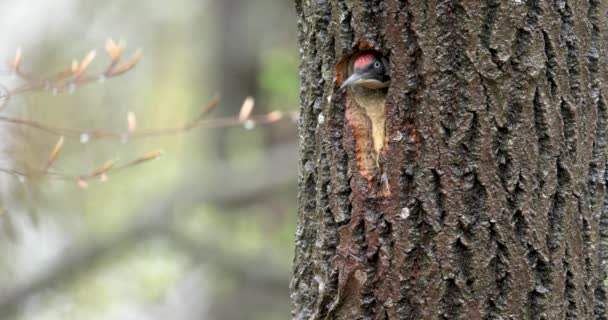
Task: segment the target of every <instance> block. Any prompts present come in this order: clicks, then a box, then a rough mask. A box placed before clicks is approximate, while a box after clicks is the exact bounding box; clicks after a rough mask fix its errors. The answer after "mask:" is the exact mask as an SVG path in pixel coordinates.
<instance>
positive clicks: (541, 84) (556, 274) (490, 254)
mask: <svg viewBox="0 0 608 320" xmlns="http://www.w3.org/2000/svg"><path fill="white" fill-rule="evenodd" d="M296 9H297V12H298V14H299V30H300V43H301V47H302V50H301V59H302V65H301V81H302V90H301V99H302V107H301V110H302V117H301V126H300V139H301V150H300V151H301V155H300V156H301V162H300V181H299V199H298V200H299V212H298V228H297V232H296V251H295V262H294V263H295V265H294V276H293V281H292V301H293V303H294V314H293V316H294V319H606V312H605V309H606V305H605V303H606V290H605V287H604V279H605V278H606V266H605V258H606V255H607V254H608V212H607V209H608V197H606V179H607V177H608V172H607V171H606V162H607V151H608V150H607V148H606V143H607V137H608V136H607V135H608V131H607V125H608V109H607V106H606V88H605V83H606V75H607V74H606V57H607V56H608V52H607V39H608V38H607V36H608V34H607V32H606V30H607V29H606V27H607V23H606V21H607V15H606V14H607V12H606V1H597V0H596V1H593V0H592V1H572V0H569V1H565V0H555V1H549V0H545V1H540V0H529V1H520V0H509V1H507V0H505V1H498V0H484V1H465V0H461V1H456V0H449V1H406V0H368V1H364V0H297V1H296ZM360 41H367V42H369V43H370V44H371V45H372V46H373V47H374V48H376V49H377V50H379V51H381V52H383V53H385V54H386V55H387V56H388V57H389V59H390V64H391V70H392V73H391V76H392V84H391V87H390V89H389V93H388V97H387V101H386V112H387V121H386V136H387V140H386V145H385V148H384V152H383V153H382V155H381V157H380V158H381V162H383V163H384V167H385V172H386V174H387V177H388V184H389V187H390V191H391V192H390V194H385V193H382V192H380V191H379V188H378V187H377V186H375V185H374V184H372V185H370V184H369V183H368V180H367V179H365V178H364V177H362V175H361V173H360V172H359V171H358V169H357V159H356V158H357V155H356V143H357V142H356V141H355V136H354V135H353V128H352V127H353V126H352V125H349V123H348V120H347V119H346V118H345V114H346V112H345V105H346V103H345V101H346V100H347V97H345V96H344V95H345V94H344V93H343V92H340V91H336V90H335V89H336V83H335V76H336V64H337V63H339V61H340V59H341V58H342V57H343V56H344V55H346V54H350V53H352V52H353V50H354V49H355V47H356V46H357V44H358V43H359V42H360ZM329 98H331V99H329Z"/></svg>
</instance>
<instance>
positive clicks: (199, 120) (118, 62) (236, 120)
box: [0, 39, 298, 188]
mask: <svg viewBox="0 0 608 320" xmlns="http://www.w3.org/2000/svg"><path fill="white" fill-rule="evenodd" d="M125 48H126V46H125V43H124V42H123V41H119V42H118V43H116V42H115V41H114V40H112V39H108V40H107V41H106V52H107V54H108V55H109V57H110V63H109V64H108V65H107V66H106V67H105V68H104V69H103V71H101V72H98V73H96V74H91V75H87V74H86V71H87V70H88V68H89V66H90V65H91V62H93V60H94V59H95V58H96V56H97V55H96V52H95V51H90V52H89V53H88V54H87V55H85V57H84V58H83V59H82V60H81V61H78V60H74V61H72V65H71V67H70V68H69V69H66V70H63V71H60V72H57V73H55V74H54V75H52V76H49V77H40V76H35V75H33V74H32V73H30V72H28V71H25V70H24V69H23V67H22V61H23V52H22V50H21V49H18V50H17V53H16V55H15V59H14V60H13V62H11V63H10V64H9V68H10V69H9V73H10V74H12V75H15V76H17V77H18V78H19V79H20V80H22V81H23V84H21V85H18V86H17V87H15V88H13V89H8V88H7V87H6V86H4V85H2V84H0V89H1V90H2V91H4V92H3V93H2V94H0V110H2V109H3V108H5V107H6V106H7V104H8V102H9V101H10V99H11V97H13V96H15V95H18V94H25V93H29V92H37V91H50V92H51V93H52V94H53V95H57V94H59V93H63V92H69V93H71V92H73V91H75V90H76V88H77V87H78V86H81V85H84V84H88V83H92V82H103V81H105V80H106V79H109V78H113V77H116V76H120V75H122V74H124V73H126V72H128V71H129V70H131V69H133V68H134V67H135V66H136V65H137V63H138V62H139V60H140V59H141V57H142V51H141V49H138V50H136V51H135V52H134V53H133V54H132V55H131V57H129V58H128V59H127V60H126V61H123V53H124V51H125ZM218 103H219V98H218V97H217V96H216V97H214V98H212V99H211V100H210V101H209V102H208V103H207V104H206V105H205V106H204V107H203V108H202V110H201V111H200V112H199V113H198V115H197V116H196V117H194V118H193V119H192V120H190V121H189V122H186V123H185V124H183V125H181V126H175V127H169V128H161V129H147V130H145V129H144V130H141V129H138V128H137V117H136V115H135V113H134V112H128V113H127V116H126V130H124V131H113V130H106V129H102V128H98V129H77V128H67V127H58V126H52V125H48V124H45V123H41V122H38V121H32V120H27V119H22V118H14V117H9V116H4V115H0V122H4V123H8V124H12V125H18V126H24V127H29V128H32V129H36V130H40V131H43V132H46V133H49V134H53V135H57V136H59V138H58V141H57V143H56V144H55V146H54V148H53V149H52V151H51V153H50V154H49V157H48V161H47V164H46V167H45V168H43V169H41V170H39V171H35V172H21V171H17V170H13V169H6V168H0V172H4V173H7V174H10V175H13V176H17V177H19V178H22V179H23V178H30V177H39V176H48V177H49V178H55V179H61V180H71V181H76V183H77V184H78V185H79V186H80V187H82V188H86V187H87V186H88V182H87V181H88V180H90V179H93V178H99V179H100V180H101V181H105V180H107V176H108V174H109V173H110V172H112V173H114V172H116V171H119V170H122V169H126V168H129V167H133V166H135V165H139V164H141V163H144V162H147V161H150V160H152V159H156V158H158V157H159V156H160V155H161V154H162V152H161V151H160V150H155V151H152V152H149V153H146V154H144V155H143V156H141V157H139V158H137V159H135V160H133V161H131V162H128V163H125V164H122V165H118V164H116V163H114V161H106V162H105V163H104V164H103V165H101V166H100V167H98V168H97V169H95V170H93V171H92V172H91V173H88V174H79V175H70V174H66V173H60V172H55V171H53V170H52V166H53V164H54V163H55V162H56V160H57V158H58V156H59V154H60V152H61V150H62V148H63V144H64V141H65V139H66V138H76V139H79V141H80V142H81V143H88V142H90V141H92V140H100V139H116V140H120V141H122V142H126V141H128V140H130V139H139V138H146V137H159V136H167V135H174V134H181V133H185V132H188V131H190V130H192V129H195V128H221V127H231V126H243V127H244V128H245V129H253V128H255V127H256V126H258V125H266V124H271V123H275V122H277V121H279V120H282V119H285V118H288V119H291V120H292V121H297V119H298V113H297V112H281V111H273V112H270V113H267V114H263V115H251V113H252V111H253V108H254V105H255V103H254V99H253V98H252V97H248V98H247V99H245V101H244V102H243V104H242V106H241V110H240V112H239V115H238V117H226V118H217V119H207V117H208V116H209V114H210V113H211V111H213V110H214V109H215V108H216V107H217V105H218Z"/></svg>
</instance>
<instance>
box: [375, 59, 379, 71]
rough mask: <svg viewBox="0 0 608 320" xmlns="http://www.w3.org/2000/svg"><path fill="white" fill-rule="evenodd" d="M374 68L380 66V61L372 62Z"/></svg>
mask: <svg viewBox="0 0 608 320" xmlns="http://www.w3.org/2000/svg"><path fill="white" fill-rule="evenodd" d="M374 68H376V69H378V68H380V62H378V61H376V62H374Z"/></svg>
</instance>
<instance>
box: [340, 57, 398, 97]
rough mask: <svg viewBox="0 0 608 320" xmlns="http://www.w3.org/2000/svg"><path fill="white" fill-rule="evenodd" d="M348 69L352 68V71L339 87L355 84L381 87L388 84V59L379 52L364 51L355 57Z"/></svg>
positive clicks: (353, 85)
mask: <svg viewBox="0 0 608 320" xmlns="http://www.w3.org/2000/svg"><path fill="white" fill-rule="evenodd" d="M349 70H352V73H351V75H350V77H348V79H346V80H345V81H344V82H343V83H342V85H341V86H340V89H344V88H347V87H355V86H361V87H365V88H368V89H381V88H386V87H388V85H389V84H390V80H391V78H390V75H389V73H390V72H389V66H388V60H386V58H384V57H382V56H380V55H379V54H376V53H373V52H365V53H363V54H361V55H359V56H357V57H355V58H354V60H353V62H352V66H351V67H350V68H349Z"/></svg>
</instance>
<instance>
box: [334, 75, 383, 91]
mask: <svg viewBox="0 0 608 320" xmlns="http://www.w3.org/2000/svg"><path fill="white" fill-rule="evenodd" d="M390 83H391V81H390V80H389V81H386V82H382V81H379V80H376V79H368V78H365V75H364V74H360V73H353V74H352V75H351V76H350V77H348V79H346V81H344V82H343V83H342V85H341V86H340V90H342V89H344V88H347V87H354V86H362V87H366V88H368V89H382V88H386V87H388V86H389V84H390Z"/></svg>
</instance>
